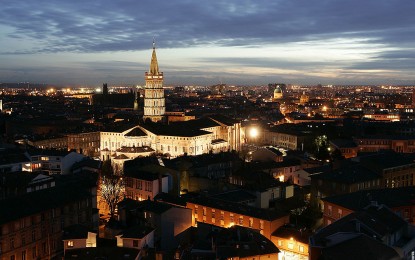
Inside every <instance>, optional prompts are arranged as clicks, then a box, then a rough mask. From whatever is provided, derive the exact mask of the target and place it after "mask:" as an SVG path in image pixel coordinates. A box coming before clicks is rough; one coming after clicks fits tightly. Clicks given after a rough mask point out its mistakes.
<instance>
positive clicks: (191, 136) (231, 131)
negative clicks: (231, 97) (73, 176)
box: [100, 43, 242, 164]
mask: <svg viewBox="0 0 415 260" xmlns="http://www.w3.org/2000/svg"><path fill="white" fill-rule="evenodd" d="M145 80H146V88H145V92H144V93H145V96H144V115H143V121H144V123H143V124H130V125H128V124H122V122H121V123H120V126H121V125H122V126H121V127H115V128H108V129H106V130H104V131H101V132H100V158H101V160H108V159H111V160H114V161H115V162H116V163H120V164H122V163H123V161H125V160H130V159H133V158H135V157H138V156H148V155H149V154H152V153H155V154H158V155H165V156H168V157H178V156H182V155H184V154H187V155H200V154H205V153H210V152H213V153H217V152H220V151H232V150H235V151H240V149H241V140H242V138H241V123H240V122H239V121H236V120H234V119H231V118H228V117H225V116H222V115H211V116H206V117H202V118H199V119H193V120H188V121H181V122H172V123H170V124H168V125H166V124H162V123H161V122H163V121H166V120H164V118H165V116H166V107H165V97H164V89H163V73H162V72H160V71H159V67H158V62H157V56H156V49H155V45H154V43H153V53H152V58H151V63H150V69H149V71H148V72H146V73H145Z"/></svg>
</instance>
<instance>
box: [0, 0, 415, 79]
mask: <svg viewBox="0 0 415 260" xmlns="http://www.w3.org/2000/svg"><path fill="white" fill-rule="evenodd" d="M413 10H415V1H413V0H400V1H399V2H396V1H389V0H366V1H361V0H350V1H342V0H320V1H309V0H297V1H286V0H252V1H250V0H238V1H237V0H229V1H215V0H213V1H203V2H201V1H191V0H175V1H160V0H158V1H157V0H152V1H150V0H143V1H135V0H117V1H109V0H100V1H92V0H71V1H66V0H53V1H52V0H26V1H12V0H2V8H0V24H1V27H0V44H1V46H2V49H1V50H0V55H1V54H2V55H28V54H53V53H56V54H59V53H85V54H88V53H111V52H113V53H116V52H131V51H140V50H148V49H149V48H151V41H152V38H153V37H156V41H157V46H158V47H160V48H163V49H172V50H173V51H174V50H176V49H179V48H204V49H205V50H204V53H199V54H198V56H197V57H195V59H199V61H204V62H206V63H211V62H214V61H215V60H216V61H218V62H227V63H228V64H232V65H233V66H236V67H241V66H247V67H261V68H264V67H267V66H271V67H273V66H274V67H281V68H282V67H285V69H287V70H291V69H293V70H297V71H300V70H308V69H309V68H310V67H312V68H315V67H318V68H321V69H332V67H333V66H335V65H336V64H337V65H339V66H340V67H339V69H341V70H343V69H344V70H346V69H351V70H356V69H367V68H368V67H370V66H373V68H375V69H388V70H394V69H402V70H411V69H415V65H414V63H413V62H412V61H411V60H409V59H405V57H413V56H414V49H413V48H412V47H411V46H414V44H415V34H413V31H414V30H415V16H414V15H413V14H412V12H413ZM336 39H355V40H356V41H360V43H362V42H364V44H359V45H356V46H352V45H344V44H343V45H341V43H340V42H339V41H337V40H336ZM313 42H314V43H315V44H316V45H318V46H319V48H320V51H325V50H327V52H326V53H325V54H323V55H322V59H321V60H307V59H304V61H298V60H292V59H287V58H286V57H285V58H281V57H279V56H278V55H275V54H273V57H269V58H264V57H257V58H255V57H246V56H245V52H244V51H243V50H241V52H240V57H228V56H226V55H224V56H223V57H221V58H222V59H221V60H220V59H219V58H218V57H215V58H214V59H210V56H211V55H214V54H212V53H213V52H214V51H215V50H217V48H225V49H226V48H228V47H243V48H246V49H249V48H251V49H258V50H261V49H262V48H264V47H267V46H281V45H284V46H300V45H302V46H303V47H304V49H303V50H299V51H298V52H297V56H296V58H301V57H303V54H302V53H305V52H306V51H307V49H306V48H310V49H313V46H312V45H311V44H312V43H313ZM324 42H327V43H330V44H332V46H328V45H326V47H324V44H323V43H324ZM337 45H341V48H340V47H339V48H337V49H336V48H332V47H333V46H334V47H336V46H337ZM330 49H331V50H333V52H330ZM340 49H343V50H344V53H346V52H348V53H349V55H351V56H356V55H357V56H358V55H361V53H362V52H364V51H366V52H372V54H371V55H367V54H365V55H363V56H359V58H365V60H364V61H362V60H361V61H356V60H353V61H351V60H349V59H347V58H344V57H342V58H341V59H342V60H337V62H336V61H335V60H334V59H332V58H330V57H329V56H336V55H337V53H339V52H341V51H340ZM313 50H316V49H315V48H314V49H313ZM356 53H357V54H356ZM398 54H399V56H401V57H400V58H399V57H391V55H392V56H396V55H398ZM203 55H204V57H203ZM345 55H346V54H345ZM292 57H295V56H292ZM305 58H307V55H306V57H305ZM345 61H347V62H349V64H343V62H345ZM402 61H404V62H402ZM178 62H180V61H178ZM115 69H116V68H115ZM0 76H1V75H0ZM0 78H2V77H0Z"/></svg>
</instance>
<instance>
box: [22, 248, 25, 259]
mask: <svg viewBox="0 0 415 260" xmlns="http://www.w3.org/2000/svg"><path fill="white" fill-rule="evenodd" d="M22 260H26V250H24V251H22Z"/></svg>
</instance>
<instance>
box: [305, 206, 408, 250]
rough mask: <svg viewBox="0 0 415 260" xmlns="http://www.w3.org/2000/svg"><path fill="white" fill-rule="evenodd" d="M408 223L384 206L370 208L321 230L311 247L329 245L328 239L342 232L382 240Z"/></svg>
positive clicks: (315, 236)
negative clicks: (361, 234) (360, 234)
mask: <svg viewBox="0 0 415 260" xmlns="http://www.w3.org/2000/svg"><path fill="white" fill-rule="evenodd" d="M407 225H408V223H407V222H406V221H405V220H403V219H402V218H401V217H399V216H398V215H396V214H395V213H394V212H393V211H391V210H390V209H389V208H387V207H386V206H384V205H380V206H372V205H371V206H368V207H366V208H365V209H363V210H360V211H356V212H353V213H351V214H349V215H347V216H345V217H343V218H341V219H338V220H337V221H335V222H333V223H332V224H330V225H328V226H326V227H324V228H322V229H320V230H319V231H318V232H317V233H315V234H314V236H312V238H311V239H310V245H314V246H319V245H324V244H327V238H328V237H329V236H331V235H334V234H336V233H340V232H349V233H350V232H352V233H363V234H366V235H368V236H370V237H374V238H378V239H381V238H382V237H384V236H385V235H387V234H393V233H394V232H397V231H398V230H400V229H401V228H403V227H405V226H407Z"/></svg>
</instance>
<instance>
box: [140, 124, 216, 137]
mask: <svg viewBox="0 0 415 260" xmlns="http://www.w3.org/2000/svg"><path fill="white" fill-rule="evenodd" d="M141 126H142V127H143V128H144V129H146V130H147V131H149V132H151V133H153V134H156V135H164V136H179V137H195V136H201V135H207V134H210V132H207V131H204V130H200V129H197V128H192V127H182V126H181V125H179V124H170V125H163V124H158V123H151V122H148V123H146V124H143V125H141Z"/></svg>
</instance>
